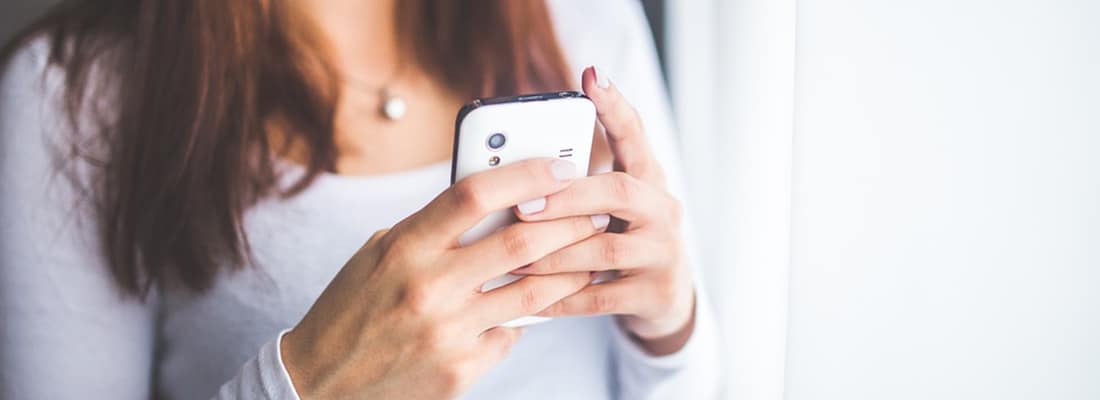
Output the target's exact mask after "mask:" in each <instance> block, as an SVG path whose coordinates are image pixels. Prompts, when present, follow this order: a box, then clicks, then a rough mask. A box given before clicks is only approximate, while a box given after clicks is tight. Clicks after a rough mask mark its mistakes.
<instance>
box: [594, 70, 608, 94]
mask: <svg viewBox="0 0 1100 400" xmlns="http://www.w3.org/2000/svg"><path fill="white" fill-rule="evenodd" d="M592 72H593V73H595V74H596V86H597V87H599V88H600V89H607V88H609V87H611V77H609V76H607V73H606V72H605V71H601V70H600V67H597V66H595V65H593V66H592Z"/></svg>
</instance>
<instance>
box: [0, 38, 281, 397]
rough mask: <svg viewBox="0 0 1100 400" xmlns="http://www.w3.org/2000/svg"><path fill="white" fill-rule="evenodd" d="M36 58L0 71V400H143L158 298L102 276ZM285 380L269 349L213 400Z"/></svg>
mask: <svg viewBox="0 0 1100 400" xmlns="http://www.w3.org/2000/svg"><path fill="white" fill-rule="evenodd" d="M48 52H49V46H48V43H47V40H46V39H45V38H38V39H36V40H32V41H31V42H30V43H29V44H27V45H25V46H24V47H23V48H22V49H20V50H19V51H17V52H16V53H15V54H13V56H12V57H11V58H10V59H9V60H8V61H7V63H6V64H3V65H0V193H2V195H0V398H2V399H88V398H93V399H96V398H111V399H135V400H136V399H141V400H144V399H149V398H154V397H156V396H155V393H154V392H155V390H156V389H155V387H154V386H153V384H152V382H154V381H155V379H154V374H155V373H156V372H155V371H156V350H155V349H156V337H157V335H156V330H157V328H156V326H157V323H156V319H157V311H156V310H157V302H158V298H157V296H156V293H155V291H154V293H152V294H151V295H150V296H149V298H147V299H146V300H144V301H141V300H138V299H135V298H133V297H132V296H124V295H123V294H122V292H121V291H120V290H119V289H118V287H117V286H116V284H115V282H114V280H113V278H112V276H111V274H110V273H109V269H108V267H107V264H106V262H105V261H104V258H103V255H102V252H101V250H100V242H99V240H100V239H99V235H98V230H97V228H96V221H95V220H94V218H92V216H94V214H93V213H92V212H90V210H91V209H92V205H91V199H90V198H88V197H87V196H85V193H87V192H85V190H86V189H88V188H87V187H85V186H84V185H83V184H81V183H78V182H86V181H87V179H86V178H87V177H88V176H90V175H89V174H87V173H88V172H89V170H88V169H87V166H86V165H83V163H82V162H81V161H73V160H72V157H71V152H70V150H71V149H72V147H71V145H70V143H73V140H72V137H70V135H69V134H68V132H70V131H71V130H70V129H68V127H69V124H68V116H67V114H65V113H64V112H62V111H61V109H60V108H59V107H58V105H59V104H60V103H59V101H60V98H58V96H59V94H60V93H61V92H62V88H63V77H62V75H63V74H62V73H61V71H59V70H57V69H56V68H53V67H48V66H47V55H48ZM196 368H201V366H196ZM285 374H286V372H285V370H284V369H283V368H282V363H281V360H280V359H279V350H278V338H275V340H273V341H272V342H271V343H269V344H268V345H267V346H265V347H264V348H263V350H261V352H260V354H259V355H258V356H257V357H256V358H255V359H253V360H252V361H250V362H249V363H248V364H246V365H245V366H244V367H243V368H242V370H241V373H240V375H238V376H237V377H235V378H234V379H233V380H231V381H230V382H228V383H226V384H225V387H224V388H223V390H222V391H221V393H220V394H219V396H218V397H219V398H221V399H251V398H291V399H294V398H297V396H296V395H294V390H293V386H292V385H291V384H290V380H289V378H288V377H286V375H285Z"/></svg>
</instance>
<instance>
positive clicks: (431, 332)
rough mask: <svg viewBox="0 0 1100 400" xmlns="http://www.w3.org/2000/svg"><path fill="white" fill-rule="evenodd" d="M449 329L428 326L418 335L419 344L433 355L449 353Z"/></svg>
mask: <svg viewBox="0 0 1100 400" xmlns="http://www.w3.org/2000/svg"><path fill="white" fill-rule="evenodd" d="M451 338H452V336H451V332H450V329H449V328H448V327H447V326H446V325H443V324H431V325H428V326H427V327H426V328H424V330H423V331H422V332H421V334H420V344H421V346H423V348H424V349H427V350H428V351H430V352H433V353H440V352H445V351H450V344H449V342H450V340H451Z"/></svg>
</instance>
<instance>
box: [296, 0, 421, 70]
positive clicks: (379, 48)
mask: <svg viewBox="0 0 1100 400" xmlns="http://www.w3.org/2000/svg"><path fill="white" fill-rule="evenodd" d="M395 1H396V0H371V1H362V0H311V1H297V2H292V3H294V4H295V6H292V7H297V10H295V11H297V12H296V13H295V14H298V15H300V16H301V17H304V18H305V21H304V22H305V24H306V25H305V26H310V27H311V28H312V30H313V31H314V33H315V34H317V35H319V36H320V37H319V39H320V40H322V41H323V42H324V43H325V44H326V45H327V46H326V47H327V50H328V54H325V56H326V57H327V58H328V59H329V61H330V62H331V63H332V64H333V67H335V68H336V69H337V70H338V71H339V72H340V73H342V74H345V75H346V76H349V77H351V78H353V79H357V80H365V81H367V82H366V83H370V84H374V83H377V84H379V85H382V84H385V82H381V80H384V79H388V78H389V76H390V75H392V74H393V73H394V69H396V68H398V67H399V65H400V64H401V63H402V60H401V54H400V48H399V46H398V45H397V30H396V23H395V18H394V16H395V12H396V10H395V9H394V7H395Z"/></svg>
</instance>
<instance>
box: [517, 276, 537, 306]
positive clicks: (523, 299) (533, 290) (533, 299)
mask: <svg viewBox="0 0 1100 400" xmlns="http://www.w3.org/2000/svg"><path fill="white" fill-rule="evenodd" d="M528 279H529V278H528ZM532 282H534V281H532ZM519 304H520V308H521V309H522V310H523V312H524V313H528V314H534V313H537V312H539V311H541V310H542V308H543V307H542V293H541V291H540V290H539V288H538V286H536V285H532V284H528V285H527V286H525V287H524V288H523V290H522V291H520V298H519Z"/></svg>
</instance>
